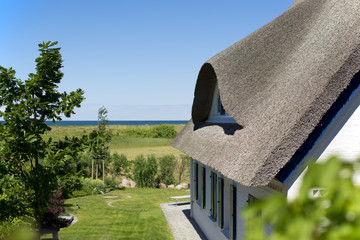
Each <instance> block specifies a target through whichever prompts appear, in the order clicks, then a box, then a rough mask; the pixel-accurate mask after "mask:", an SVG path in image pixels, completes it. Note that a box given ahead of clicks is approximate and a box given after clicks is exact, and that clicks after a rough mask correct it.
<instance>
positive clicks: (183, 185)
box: [180, 183, 189, 189]
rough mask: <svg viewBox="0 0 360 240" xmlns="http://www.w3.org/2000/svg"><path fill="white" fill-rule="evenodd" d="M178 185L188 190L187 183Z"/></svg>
mask: <svg viewBox="0 0 360 240" xmlns="http://www.w3.org/2000/svg"><path fill="white" fill-rule="evenodd" d="M180 185H181V187H182V188H183V189H188V188H189V184H187V183H180Z"/></svg>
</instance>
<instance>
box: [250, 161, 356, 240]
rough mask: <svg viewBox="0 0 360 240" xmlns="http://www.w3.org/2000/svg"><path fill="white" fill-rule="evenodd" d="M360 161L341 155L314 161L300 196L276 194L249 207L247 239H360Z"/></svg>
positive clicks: (304, 179) (305, 177)
mask: <svg viewBox="0 0 360 240" xmlns="http://www.w3.org/2000/svg"><path fill="white" fill-rule="evenodd" d="M359 164H360V162H359V161H358V162H355V163H349V162H344V161H341V160H339V159H337V158H331V159H329V160H328V161H327V162H325V163H320V164H310V165H309V167H308V171H307V172H306V174H305V176H304V178H303V182H302V184H301V187H300V190H299V195H298V196H297V198H295V199H293V200H292V201H288V200H287V199H286V196H284V194H282V193H276V194H275V193H274V194H272V195H270V196H269V197H268V198H267V199H263V200H257V201H255V202H254V203H252V204H251V205H249V206H248V207H247V209H246V210H245V211H244V219H247V226H246V229H247V231H246V232H245V239H251V240H265V239H267V240H279V239H281V240H282V239H307V240H319V239H322V240H333V239H360V231H359V229H360V208H359V200H360V191H359V187H358V186H356V185H355V184H354V182H356V177H358V174H359V173H358V171H359ZM314 190H315V191H318V192H319V193H320V196H316V195H314ZM270 226H271V234H269V233H268V232H266V231H265V229H269V227H270Z"/></svg>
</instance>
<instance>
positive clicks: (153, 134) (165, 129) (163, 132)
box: [118, 124, 177, 138]
mask: <svg viewBox="0 0 360 240" xmlns="http://www.w3.org/2000/svg"><path fill="white" fill-rule="evenodd" d="M118 135H119V136H121V137H139V138H174V137H175V136H176V135H177V132H176V130H175V127H174V126H172V125H169V124H161V125H157V126H154V127H152V128H151V129H144V128H127V129H122V130H120V131H119V132H118Z"/></svg>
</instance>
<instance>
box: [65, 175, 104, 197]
mask: <svg viewBox="0 0 360 240" xmlns="http://www.w3.org/2000/svg"><path fill="white" fill-rule="evenodd" d="M103 188H104V186H103V182H102V181H101V180H100V179H91V178H83V179H81V188H80V190H75V191H73V193H72V195H71V196H72V197H82V196H86V195H92V194H99V193H103Z"/></svg>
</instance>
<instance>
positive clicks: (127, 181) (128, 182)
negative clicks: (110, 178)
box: [121, 178, 131, 188]
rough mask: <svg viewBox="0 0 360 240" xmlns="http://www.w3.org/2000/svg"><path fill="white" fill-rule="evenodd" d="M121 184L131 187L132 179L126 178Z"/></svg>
mask: <svg viewBox="0 0 360 240" xmlns="http://www.w3.org/2000/svg"><path fill="white" fill-rule="evenodd" d="M121 186H123V187H125V188H129V187H131V184H130V181H129V180H127V179H126V178H124V179H123V180H122V182H121Z"/></svg>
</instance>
